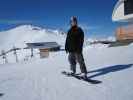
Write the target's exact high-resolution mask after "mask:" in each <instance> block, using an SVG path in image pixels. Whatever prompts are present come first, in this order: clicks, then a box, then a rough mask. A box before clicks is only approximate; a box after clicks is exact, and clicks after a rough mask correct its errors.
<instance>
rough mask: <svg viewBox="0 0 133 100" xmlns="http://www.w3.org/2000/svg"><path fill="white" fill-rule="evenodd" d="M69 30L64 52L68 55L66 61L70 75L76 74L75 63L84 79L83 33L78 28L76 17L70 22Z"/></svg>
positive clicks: (85, 71) (85, 74)
mask: <svg viewBox="0 0 133 100" xmlns="http://www.w3.org/2000/svg"><path fill="white" fill-rule="evenodd" d="M70 23H71V28H70V30H69V31H68V33H67V38H66V44H65V51H66V52H67V53H69V56H68V59H69V63H70V67H71V71H72V72H71V74H75V73H76V64H77V62H78V63H79V65H80V70H81V72H82V73H83V76H84V77H87V69H86V65H85V62H84V58H83V53H82V51H83V43H84V32H83V30H82V29H81V28H80V27H79V26H78V21H77V18H76V17H72V18H71V20H70Z"/></svg>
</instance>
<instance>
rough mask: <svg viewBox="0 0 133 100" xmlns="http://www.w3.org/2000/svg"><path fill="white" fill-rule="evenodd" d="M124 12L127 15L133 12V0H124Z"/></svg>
mask: <svg viewBox="0 0 133 100" xmlns="http://www.w3.org/2000/svg"><path fill="white" fill-rule="evenodd" d="M124 14H125V15H129V14H133V0H125V1H124Z"/></svg>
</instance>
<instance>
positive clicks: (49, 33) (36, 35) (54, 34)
mask: <svg viewBox="0 0 133 100" xmlns="http://www.w3.org/2000/svg"><path fill="white" fill-rule="evenodd" d="M0 36H1V38H0V43H1V46H0V50H2V49H7V50H8V49H10V48H12V47H13V46H16V47H20V48H23V47H25V43H27V42H49V41H55V42H58V43H59V44H64V43H63V42H64V40H65V35H64V34H61V31H59V30H51V29H44V28H40V27H36V26H32V25H21V26H18V27H16V28H13V29H10V30H8V31H3V32H0Z"/></svg>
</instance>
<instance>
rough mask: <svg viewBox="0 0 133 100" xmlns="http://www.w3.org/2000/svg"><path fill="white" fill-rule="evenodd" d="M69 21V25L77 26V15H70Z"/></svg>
mask: <svg viewBox="0 0 133 100" xmlns="http://www.w3.org/2000/svg"><path fill="white" fill-rule="evenodd" d="M70 23H71V27H73V26H77V25H78V20H77V17H75V16H72V17H71V20H70Z"/></svg>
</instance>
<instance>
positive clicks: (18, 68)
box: [0, 45, 133, 100]
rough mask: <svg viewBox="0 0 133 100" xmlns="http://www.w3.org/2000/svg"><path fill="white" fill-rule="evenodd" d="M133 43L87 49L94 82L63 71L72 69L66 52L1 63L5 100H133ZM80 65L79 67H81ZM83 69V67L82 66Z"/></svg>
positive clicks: (0, 89) (85, 51) (1, 86)
mask: <svg viewBox="0 0 133 100" xmlns="http://www.w3.org/2000/svg"><path fill="white" fill-rule="evenodd" d="M132 49H133V45H130V46H127V47H118V48H103V49H96V48H95V50H94V48H90V47H88V48H87V47H86V48H85V49H84V56H85V62H86V65H87V69H88V71H89V72H90V73H88V77H92V78H93V79H96V80H100V81H102V83H101V84H97V85H93V84H88V83H86V82H84V81H80V80H77V79H75V78H71V77H65V76H64V75H62V74H61V71H63V70H69V64H68V62H67V55H66V54H65V52H58V53H53V54H51V55H50V57H49V58H48V59H40V60H39V59H32V60H31V61H29V62H21V63H18V64H5V65H0V92H1V93H3V94H4V95H3V96H2V97H1V98H0V99H1V100H132V98H133V86H132V84H133V78H132V75H133V65H132V63H133V53H132ZM78 68H79V67H78ZM78 72H79V69H78Z"/></svg>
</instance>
